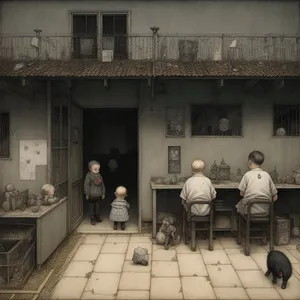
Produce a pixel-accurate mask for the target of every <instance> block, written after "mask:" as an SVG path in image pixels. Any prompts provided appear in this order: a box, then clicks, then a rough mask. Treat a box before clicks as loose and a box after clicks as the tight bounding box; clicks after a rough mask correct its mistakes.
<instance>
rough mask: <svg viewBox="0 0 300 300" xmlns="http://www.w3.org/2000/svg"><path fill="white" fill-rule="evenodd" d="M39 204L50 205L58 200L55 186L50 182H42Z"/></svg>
mask: <svg viewBox="0 0 300 300" xmlns="http://www.w3.org/2000/svg"><path fill="white" fill-rule="evenodd" d="M41 194H42V195H41V199H40V200H41V204H42V205H52V204H55V203H57V202H58V198H57V197H55V188H54V186H53V185H51V184H48V183H46V184H44V185H43V186H42V188H41Z"/></svg>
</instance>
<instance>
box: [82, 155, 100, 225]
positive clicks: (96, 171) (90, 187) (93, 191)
mask: <svg viewBox="0 0 300 300" xmlns="http://www.w3.org/2000/svg"><path fill="white" fill-rule="evenodd" d="M88 167H89V172H88V173H87V174H86V176H85V181H84V194H85V198H86V199H87V201H88V202H89V214H90V218H91V224H92V225H95V224H96V222H98V223H100V222H102V220H101V219H100V201H101V199H102V200H104V199H105V185H104V182H103V177H102V176H101V174H100V163H98V162H97V161H96V160H92V161H90V162H89V165H88Z"/></svg>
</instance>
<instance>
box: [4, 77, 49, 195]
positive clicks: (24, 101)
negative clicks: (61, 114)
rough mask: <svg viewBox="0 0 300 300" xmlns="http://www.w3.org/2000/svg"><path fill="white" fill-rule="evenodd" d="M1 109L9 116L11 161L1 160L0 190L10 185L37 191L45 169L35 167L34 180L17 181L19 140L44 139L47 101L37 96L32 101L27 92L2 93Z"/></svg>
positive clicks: (43, 177)
mask: <svg viewBox="0 0 300 300" xmlns="http://www.w3.org/2000/svg"><path fill="white" fill-rule="evenodd" d="M18 83H19V85H20V82H18ZM16 90H17V89H16ZM0 110H1V111H8V112H9V113H10V158H9V159H2V158H0V191H1V190H2V191H3V189H4V187H5V185H6V184H8V183H13V184H14V185H15V187H16V188H17V189H20V190H23V189H26V188H28V189H29V190H30V192H39V191H40V188H41V186H42V185H43V184H44V183H45V182H46V180H47V166H38V167H37V168H36V180H20V168H19V161H20V159H19V155H20V152H19V141H20V140H47V118H46V99H45V97H43V96H40V95H37V96H36V97H35V98H33V97H32V94H31V92H30V91H27V92H24V90H23V92H22V94H20V93H16V94H8V93H7V92H2V91H1V100H0Z"/></svg>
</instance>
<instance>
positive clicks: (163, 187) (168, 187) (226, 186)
mask: <svg viewBox="0 0 300 300" xmlns="http://www.w3.org/2000/svg"><path fill="white" fill-rule="evenodd" d="M183 185H184V183H180V184H168V185H165V184H156V183H154V182H151V190H152V237H153V238H155V237H156V201H157V190H181V189H182V188H183ZM238 186H239V182H224V183H219V184H214V187H215V189H216V190H218V189H224V190H225V189H229V190H230V189H231V190H233V189H234V190H236V189H237V188H238ZM275 186H276V189H277V190H278V189H299V190H300V185H296V184H275ZM178 196H179V195H178Z"/></svg>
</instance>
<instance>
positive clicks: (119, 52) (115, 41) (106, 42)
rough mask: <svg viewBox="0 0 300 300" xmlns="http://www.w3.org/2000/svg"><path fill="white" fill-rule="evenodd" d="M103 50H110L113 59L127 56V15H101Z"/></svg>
mask: <svg viewBox="0 0 300 300" xmlns="http://www.w3.org/2000/svg"><path fill="white" fill-rule="evenodd" d="M101 25H102V34H103V42H102V49H103V50H112V51H113V53H114V54H113V56H114V59H126V58H127V56H128V50H127V48H128V46H127V43H128V37H127V33H128V31H127V14H121V13H120V14H103V15H102V24H101Z"/></svg>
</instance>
